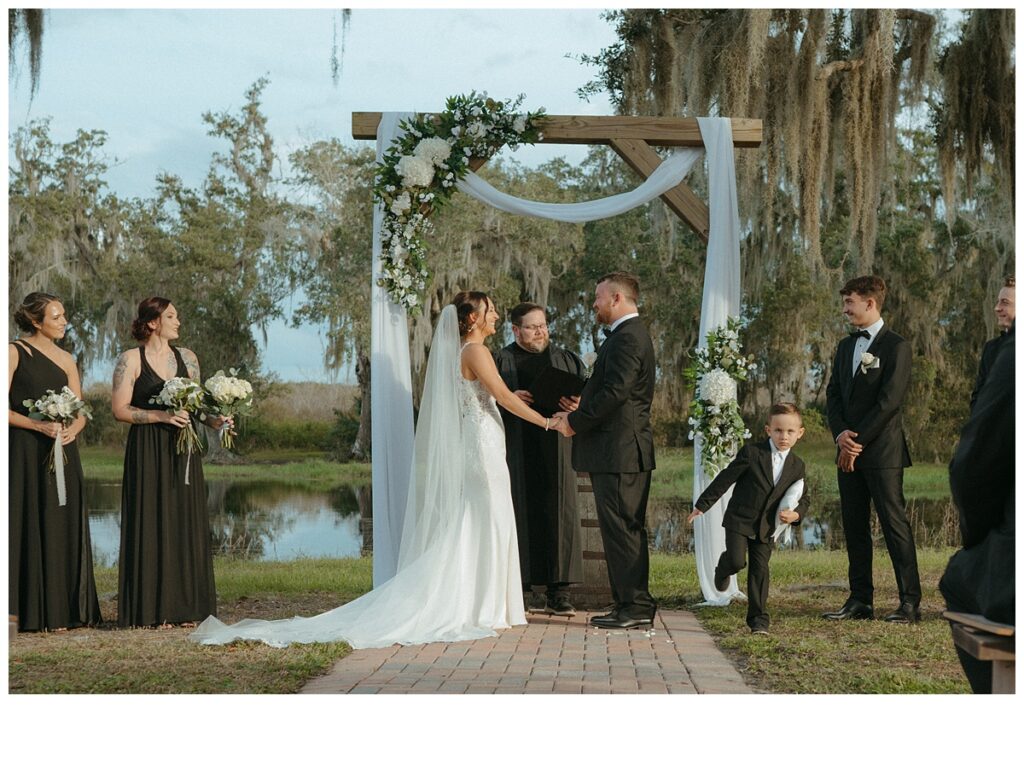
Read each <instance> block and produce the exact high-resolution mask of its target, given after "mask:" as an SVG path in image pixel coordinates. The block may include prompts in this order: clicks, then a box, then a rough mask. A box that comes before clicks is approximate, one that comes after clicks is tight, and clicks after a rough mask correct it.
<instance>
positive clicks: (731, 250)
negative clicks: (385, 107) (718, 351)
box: [371, 113, 744, 605]
mask: <svg viewBox="0 0 1024 771" xmlns="http://www.w3.org/2000/svg"><path fill="white" fill-rule="evenodd" d="M406 115H408V113H384V114H383V115H382V116H381V123H380V127H379V128H378V133H377V159H378V160H380V158H381V156H382V153H383V151H384V150H385V149H386V148H387V147H388V146H389V145H390V143H391V142H392V141H393V139H394V138H395V137H396V136H398V135H399V131H398V122H399V120H401V119H402V118H404V117H405V116H406ZM698 121H699V124H700V130H701V135H702V136H703V139H704V146H705V149H706V152H707V156H708V183H709V191H710V199H711V200H710V205H709V209H710V220H711V221H710V226H711V229H710V235H709V240H708V252H707V268H706V270H705V277H704V297H703V302H702V305H701V324H700V338H699V339H700V340H702V341H703V340H704V337H705V335H706V334H707V331H708V330H709V329H713V328H714V327H717V326H720V325H722V324H724V323H725V321H726V319H727V318H728V317H729V316H730V315H733V316H735V315H739V310H740V264H739V209H738V204H737V198H736V174H735V166H734V162H733V144H732V124H731V122H730V121H729V119H728V118H699V119H698ZM702 152H703V151H702V150H701V149H700V148H684V149H681V150H677V151H675V152H673V153H672V155H671V156H670V157H669V158H667V159H666V160H664V161H663V162H662V163H661V165H660V166H659V167H658V168H657V169H656V170H655V171H654V172H653V173H652V174H651V176H650V177H649V178H648V179H647V180H646V181H645V182H644V183H642V184H641V185H639V186H638V187H636V188H635V189H633V190H631V191H628V192H626V193H620V194H618V195H614V196H610V197H608V198H602V199H599V200H596V201H584V202H581V203H574V204H551V203H540V202H536V201H527V200H523V199H521V198H515V197H513V196H510V195H508V194H506V193H502V192H500V191H498V190H496V189H495V188H493V187H492V186H491V185H489V184H488V183H486V182H484V180H482V179H481V178H480V177H478V176H477V175H476V174H472V173H470V174H467V175H466V177H465V178H464V179H462V180H460V181H459V183H458V185H457V187H458V189H459V190H461V191H462V192H465V193H466V194H468V195H471V196H473V197H474V198H477V199H478V200H480V201H483V202H484V203H487V204H490V205H491V206H494V207H495V208H497V209H500V210H502V211H506V212H509V213H512V214H525V215H529V216H533V217H542V218H546V219H553V220H558V221H561V222H589V221H592V220H597V219H603V218H605V217H611V216H614V215H616V214H622V213H623V212H626V211H629V210H630V209H633V208H636V207H637V206H642V205H643V204H645V203H647V202H648V201H651V200H653V199H655V198H657V197H658V196H660V195H662V194H663V193H665V192H667V191H668V190H670V189H671V188H673V187H675V186H676V185H678V184H679V183H680V182H681V181H682V180H683V178H684V177H685V176H686V174H687V173H688V172H689V171H690V169H691V168H692V167H693V164H694V163H695V162H696V161H697V159H698V158H699V157H700V156H701V153H702ZM380 226H381V211H380V207H379V206H377V207H375V209H374V235H373V238H374V240H373V251H374V255H377V254H378V253H379V251H380V243H381V238H380ZM373 265H374V266H373V269H374V274H373V275H374V286H373V295H372V296H373V331H372V334H373V337H372V345H371V354H372V391H371V398H372V401H373V405H374V406H373V410H374V412H373V449H374V452H373V548H374V555H373V556H374V560H373V562H374V565H373V579H374V586H377V585H379V584H380V583H382V582H383V581H385V580H387V579H388V578H390V577H391V576H393V575H394V573H395V566H396V564H397V552H398V544H399V543H400V539H401V534H402V519H403V516H404V511H405V502H406V490H407V488H408V484H409V469H410V464H411V461H412V458H411V455H410V450H411V448H412V446H413V440H412V388H411V382H410V370H409V340H408V334H407V328H406V316H405V311H404V309H402V308H401V306H398V305H396V304H395V303H393V302H391V300H390V298H389V297H388V296H387V292H386V291H385V290H384V289H383V288H381V287H378V286H377V285H376V277H377V276H378V275H379V269H380V263H379V260H378V258H377V257H376V256H375V257H374V264H373ZM694 449H695V453H696V457H699V451H700V448H699V446H697V447H695V448H694ZM710 481H711V480H710V479H706V478H705V477H704V475H703V473H702V471H701V470H700V464H699V463H695V472H694V499H695V500H696V497H697V495H698V494H699V493H700V492H702V491H703V490H704V488H705V487H706V486H707V484H708V483H709V482H710ZM728 499H729V494H728V493H727V494H726V495H725V496H723V498H722V500H721V501H719V503H718V504H717V505H716V506H715V507H713V508H712V509H711V511H709V512H706V513H705V515H704V516H703V517H700V518H699V519H698V520H696V522H695V540H696V547H695V548H696V552H697V568H698V574H699V577H700V585H701V589H702V591H703V593H704V597H705V599H706V600H707V601H708V602H709V603H710V604H715V605H725V604H728V602H729V600H730V599H731V598H732V597H743V596H744V595H743V594H742V593H741V592H739V591H738V590H737V589H736V580H735V578H733V579H732V581H731V582H730V586H729V589H728V591H726V592H717V591H716V590H715V587H714V580H713V573H714V568H715V564H716V563H717V561H718V557H719V555H720V554H721V553H722V552H723V551H725V531H724V529H723V528H722V517H723V513H724V511H725V508H724V507H725V504H726V503H727V502H728Z"/></svg>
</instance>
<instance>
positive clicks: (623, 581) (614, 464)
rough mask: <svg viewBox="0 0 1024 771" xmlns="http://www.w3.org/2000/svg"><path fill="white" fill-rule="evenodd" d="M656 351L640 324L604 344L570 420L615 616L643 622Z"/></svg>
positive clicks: (621, 329)
mask: <svg viewBox="0 0 1024 771" xmlns="http://www.w3.org/2000/svg"><path fill="white" fill-rule="evenodd" d="M654 378H655V363H654V345H653V344H652V343H651V336H650V335H649V334H648V332H647V328H646V327H645V326H644V324H643V322H642V321H640V319H639V318H632V319H627V320H626V321H623V322H622V323H621V324H620V325H619V326H618V327H617V328H616V329H615V331H614V332H612V333H611V334H610V335H609V336H608V338H607V339H606V340H605V341H604V344H603V345H602V346H601V348H600V350H599V351H598V354H597V361H595V362H594V371H593V374H592V375H591V377H590V379H589V380H588V381H587V384H586V385H585V386H584V387H583V393H582V394H581V395H580V404H579V407H578V408H577V409H576V411H575V412H572V413H570V414H569V425H570V426H571V427H572V429H573V431H575V432H576V434H577V436H576V437H575V438H574V440H573V443H572V465H573V468H575V469H576V470H577V471H587V472H589V473H590V479H591V483H592V484H593V488H594V499H595V503H596V506H597V519H598V522H599V524H600V526H601V540H602V541H603V542H604V551H605V559H606V560H607V562H608V578H609V581H610V582H611V589H612V597H613V599H614V600H615V603H616V605H617V606H618V607H619V610H620V613H622V614H625V615H630V616H633V617H636V618H648V617H650V616H651V615H652V614H653V613H654V607H655V604H654V600H653V598H652V597H651V595H650V592H649V591H648V574H649V564H648V560H649V556H648V547H647V524H646V519H647V496H648V493H649V492H650V487H651V470H652V469H653V468H654V436H653V433H652V432H651V401H652V399H653V398H654Z"/></svg>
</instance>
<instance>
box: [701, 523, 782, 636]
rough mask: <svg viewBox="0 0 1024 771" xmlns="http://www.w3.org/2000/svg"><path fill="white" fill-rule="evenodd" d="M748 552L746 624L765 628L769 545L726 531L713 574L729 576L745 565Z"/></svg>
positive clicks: (766, 622)
mask: <svg viewBox="0 0 1024 771" xmlns="http://www.w3.org/2000/svg"><path fill="white" fill-rule="evenodd" d="M748 553H749V554H750V570H748V571H747V626H749V627H750V628H751V629H754V628H767V627H768V624H769V622H770V621H771V617H770V616H769V615H768V560H770V559H771V556H772V544H770V543H761V542H760V541H758V540H755V539H753V538H747V536H745V535H743V534H742V533H737V532H735V531H733V530H728V529H727V530H726V531H725V551H724V552H722V556H721V557H719V558H718V565H717V566H716V567H715V576H716V578H717V577H720V576H732V575H735V574H736V573H739V572H740V571H741V570H743V568H744V567H745V566H746V564H747V554H748Z"/></svg>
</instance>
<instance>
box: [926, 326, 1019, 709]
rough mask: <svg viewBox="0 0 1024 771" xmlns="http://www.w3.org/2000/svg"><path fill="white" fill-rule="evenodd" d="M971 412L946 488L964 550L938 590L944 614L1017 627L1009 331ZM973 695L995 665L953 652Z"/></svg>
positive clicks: (984, 687) (987, 688) (988, 682)
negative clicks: (973, 615)
mask: <svg viewBox="0 0 1024 771" xmlns="http://www.w3.org/2000/svg"><path fill="white" fill-rule="evenodd" d="M1000 339H1001V340H1002V342H1001V343H1000V344H999V346H998V355H997V357H996V360H995V361H994V362H993V363H992V367H991V369H990V370H989V371H988V376H987V378H986V379H985V382H984V383H983V384H982V387H981V389H980V390H979V392H978V398H977V401H976V402H975V404H974V406H973V407H972V408H971V416H970V417H969V418H968V420H967V423H966V424H964V427H963V431H961V433H960V443H959V444H958V445H957V448H956V452H955V453H954V454H953V460H952V461H951V462H950V464H949V487H950V491H951V492H952V494H953V503H954V504H956V507H957V510H958V511H959V513H960V533H961V535H962V537H963V544H964V548H963V549H961V550H960V551H958V552H957V553H956V554H954V555H953V556H952V558H951V559H950V560H949V564H948V565H947V566H946V572H945V573H944V574H943V576H942V580H941V581H939V591H941V592H942V596H943V597H945V599H946V606H947V607H948V608H949V610H953V611H959V612H962V613H978V614H981V615H983V616H985V617H987V618H989V619H991V620H993V621H999V622H1001V623H1004V624H1013V623H1015V607H1014V602H1015V597H1016V594H1015V588H1014V568H1015V565H1014V562H1015V549H1014V537H1015V534H1016V513H1015V511H1014V499H1015V496H1014V456H1015V451H1014V447H1015V445H1014V416H1015V407H1014V393H1013V385H1014V372H1015V369H1016V361H1015V352H1014V332H1013V329H1012V328H1011V330H1010V332H1008V333H1007V334H1006V335H1005V336H1003V337H1002V338H1000ZM957 654H959V655H960V662H961V664H962V665H963V668H964V672H965V673H966V674H967V678H968V680H970V682H971V688H972V690H974V692H975V693H991V692H992V667H991V665H990V664H989V663H988V662H987V661H977V660H975V659H974V658H973V657H971V656H969V655H968V654H965V653H963V651H961V650H960V648H957Z"/></svg>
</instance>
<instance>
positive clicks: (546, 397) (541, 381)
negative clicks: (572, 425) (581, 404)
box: [529, 367, 587, 414]
mask: <svg viewBox="0 0 1024 771" xmlns="http://www.w3.org/2000/svg"><path fill="white" fill-rule="evenodd" d="M586 382H587V381H586V380H583V379H582V378H579V377H576V375H574V374H572V373H571V372H565V371H564V370H561V369H555V368H554V367H548V368H547V369H544V370H541V373H540V374H539V375H537V377H536V378H534V380H533V382H532V383H530V388H529V391H530V394H531V395H532V396H533V407H534V409H536V410H537V411H538V412H540V413H542V414H543V413H545V412H547V413H549V414H553V413H555V412H560V411H561V409H562V408H561V407H559V406H558V400H559V399H561V398H562V397H563V396H579V395H580V394H581V393H583V386H584V384H585V383H586Z"/></svg>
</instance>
